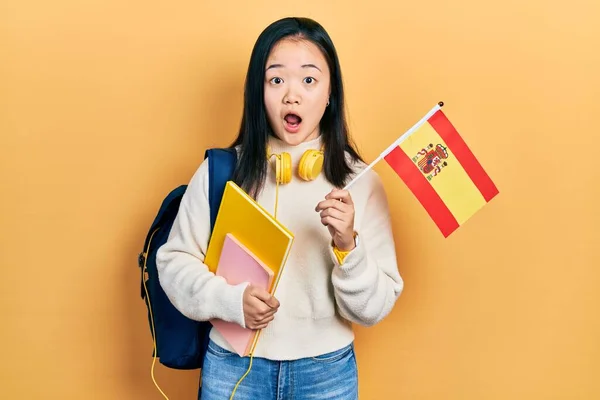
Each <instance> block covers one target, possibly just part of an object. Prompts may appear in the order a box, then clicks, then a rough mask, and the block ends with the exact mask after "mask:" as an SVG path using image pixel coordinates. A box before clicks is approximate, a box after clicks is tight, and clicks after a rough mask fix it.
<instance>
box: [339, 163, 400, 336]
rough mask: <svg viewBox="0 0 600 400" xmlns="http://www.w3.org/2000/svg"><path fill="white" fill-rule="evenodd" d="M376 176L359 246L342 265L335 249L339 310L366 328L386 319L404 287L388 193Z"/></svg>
mask: <svg viewBox="0 0 600 400" xmlns="http://www.w3.org/2000/svg"><path fill="white" fill-rule="evenodd" d="M372 177H373V179H371V180H370V181H371V184H370V188H369V189H368V190H370V194H369V197H368V200H367V202H366V206H365V210H364V214H363V217H362V222H361V225H360V228H359V229H357V232H358V236H357V239H358V240H357V245H356V247H355V248H354V249H353V250H352V251H351V252H350V253H348V254H347V255H346V256H345V257H344V258H343V262H342V263H341V264H340V262H339V261H338V258H337V257H335V253H334V252H333V249H332V250H331V256H332V260H333V261H334V263H335V268H334V269H333V272H332V284H333V288H334V294H335V299H336V302H337V307H338V310H339V312H340V314H341V315H342V316H343V317H344V318H346V319H347V320H349V321H352V322H354V323H357V324H360V325H364V326H372V325H375V324H376V323H378V322H380V321H381V320H382V319H383V318H385V317H386V316H387V315H388V314H389V313H390V312H391V310H392V308H393V307H394V304H395V303H396V300H397V299H398V297H399V296H400V294H401V293H402V290H403V288H404V282H403V280H402V278H401V276H400V273H399V272H398V265H397V260H396V250H395V244H394V237H393V233H392V228H391V222H390V215H389V208H388V202H387V198H386V194H385V190H384V187H383V185H382V183H381V180H380V178H379V176H378V175H377V174H375V173H373V174H372ZM365 178H366V177H365Z"/></svg>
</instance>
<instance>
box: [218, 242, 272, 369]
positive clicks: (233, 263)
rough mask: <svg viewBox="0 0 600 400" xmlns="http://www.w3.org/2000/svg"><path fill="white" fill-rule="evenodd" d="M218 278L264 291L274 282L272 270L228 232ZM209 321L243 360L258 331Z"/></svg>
mask: <svg viewBox="0 0 600 400" xmlns="http://www.w3.org/2000/svg"><path fill="white" fill-rule="evenodd" d="M216 275H218V276H222V277H223V278H225V280H226V281H227V283H229V284H230V285H237V284H240V283H243V282H250V283H252V284H253V285H255V286H258V287H261V288H263V289H265V290H268V288H269V287H270V286H271V282H272V281H273V271H272V270H271V269H270V268H268V267H267V266H266V265H264V264H263V263H262V262H261V261H260V260H259V259H258V258H257V257H255V256H254V254H252V252H251V251H250V250H248V249H247V248H246V247H244V245H243V244H242V243H240V242H239V241H238V240H237V239H236V238H235V237H234V236H233V235H231V234H229V233H228V234H227V235H226V236H225V241H224V243H223V250H222V251H221V256H220V258H219V264H218V266H217V270H216ZM210 322H211V324H212V325H213V327H214V328H215V329H216V330H218V331H219V333H220V334H221V335H222V336H223V337H224V338H225V340H227V342H228V343H229V344H230V345H231V347H232V348H233V349H234V350H235V352H236V353H237V354H238V355H240V356H242V357H243V356H246V355H248V354H249V352H250V350H251V348H252V344H253V342H254V338H255V335H256V333H257V332H258V331H256V330H252V329H249V328H242V327H241V326H239V325H238V324H236V323H234V322H226V321H223V320H220V319H213V320H211V321H210Z"/></svg>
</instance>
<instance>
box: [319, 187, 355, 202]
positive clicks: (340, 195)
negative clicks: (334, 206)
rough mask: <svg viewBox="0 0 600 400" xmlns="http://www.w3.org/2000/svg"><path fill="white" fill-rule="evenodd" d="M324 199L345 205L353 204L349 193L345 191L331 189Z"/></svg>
mask: <svg viewBox="0 0 600 400" xmlns="http://www.w3.org/2000/svg"><path fill="white" fill-rule="evenodd" d="M325 198H326V199H327V200H330V199H335V200H341V201H342V202H344V203H345V204H353V202H352V196H350V192H349V191H347V190H341V189H333V190H332V191H331V192H329V194H328V195H327V196H325Z"/></svg>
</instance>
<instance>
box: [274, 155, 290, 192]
mask: <svg viewBox="0 0 600 400" xmlns="http://www.w3.org/2000/svg"><path fill="white" fill-rule="evenodd" d="M275 179H276V180H277V183H280V184H283V185H285V184H287V183H290V182H291V181H292V157H291V156H290V154H289V153H281V154H280V155H279V157H277V158H276V161H275Z"/></svg>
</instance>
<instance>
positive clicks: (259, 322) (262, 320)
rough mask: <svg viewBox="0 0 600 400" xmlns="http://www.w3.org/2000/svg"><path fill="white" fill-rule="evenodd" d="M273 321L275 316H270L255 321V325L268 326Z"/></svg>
mask: <svg viewBox="0 0 600 400" xmlns="http://www.w3.org/2000/svg"><path fill="white" fill-rule="evenodd" d="M274 319H275V314H271V315H269V316H267V317H264V318H262V319H259V320H257V321H256V324H257V325H262V324H268V323H269V322H271V321H273V320H274Z"/></svg>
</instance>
